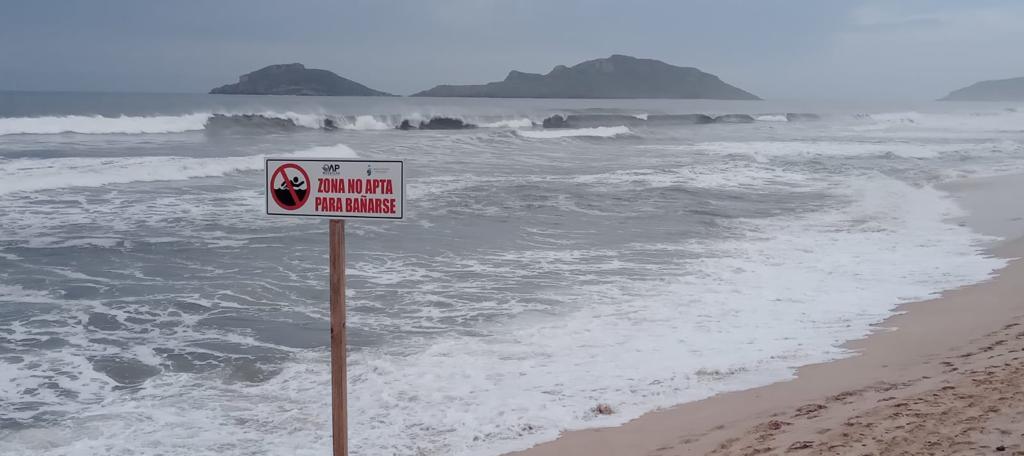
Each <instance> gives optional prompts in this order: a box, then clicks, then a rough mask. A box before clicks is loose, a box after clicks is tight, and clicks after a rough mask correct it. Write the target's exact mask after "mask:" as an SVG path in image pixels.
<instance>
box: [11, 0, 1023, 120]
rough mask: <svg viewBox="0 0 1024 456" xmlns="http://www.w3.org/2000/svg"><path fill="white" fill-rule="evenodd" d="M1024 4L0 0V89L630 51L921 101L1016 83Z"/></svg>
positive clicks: (446, 74) (808, 95)
mask: <svg viewBox="0 0 1024 456" xmlns="http://www.w3.org/2000/svg"><path fill="white" fill-rule="evenodd" d="M1022 24H1024V2H1021V1H1019V0H1001V1H997V0H980V1H979V0H972V1H951V0H945V1H914V0H910V1H900V2H894V1H822V0H807V1H802V0H761V1H754V0H750V1H739V0H724V1H723V0H706V1H679V0H663V1H653V0H652V1H644V0H635V1H621V0H615V1H612V0H609V1H604V0H590V1H583V0H564V1H558V0H500V1H498V0H426V1H423V0H419V1H411V0H403V1H399V0H353V1H340V0H335V1H328V0H289V1H284V0H211V1H200V0H194V1H192V0H177V1H157V0H152V1H148V0H61V1H55V0H31V1H29V0H24V1H19V0H0V90H2V89H7V90H89V91H133V92H135V91H149V92H205V91H207V90H209V89H210V88H212V87H214V86H217V85H220V84H225V83H229V82H234V81H236V80H237V77H238V75H239V74H242V73H246V72H249V71H251V70H254V69H256V68H259V67H262V66H265V65H268V64H272V63H289V62H301V63H304V64H306V66H308V67H313V68H324V69H328V70H332V71H334V72H336V73H338V74H340V75H342V76H345V77H348V78H350V79H354V80H356V81H358V82H361V83H363V84H366V85H368V86H370V87H373V88H375V89H379V90H384V91H388V92H393V93H397V94H408V93H411V92H415V91H419V90H423V89H426V88H429V87H431V86H434V85H436V84H440V83H481V82H487V81H494V80H500V79H503V78H504V77H505V75H506V74H507V73H508V71H509V70H511V69H518V70H522V71H529V72H541V73H546V72H548V71H550V69H551V68H552V67H553V66H555V65H558V64H568V65H572V64H575V63H578V62H580V61H583V60H588V59H592V58H598V57H606V56H608V55H611V54H616V53H618V54H628V55H633V56H637V57H648V58H655V59H659V60H664V61H666V62H668V63H671V64H675V65H680V66H695V67H698V68H700V69H702V70H704V71H707V72H710V73H714V74H716V75H718V76H720V77H721V78H722V79H723V80H725V81H726V82H729V83H731V84H733V85H736V86H738V87H740V88H743V89H746V90H749V91H751V92H753V93H755V94H757V95H759V96H761V97H764V98H775V99H840V100H842V99H865V98H867V99H899V100H923V99H934V98H937V97H940V96H942V95H945V94H946V93H947V92H949V91H950V90H952V89H956V88H959V87H961V86H964V85H967V84H970V83H972V82H975V81H978V80H983V79H999V78H1007V77H1015V76H1024V58H1021V46H1022V44H1024V25H1022Z"/></svg>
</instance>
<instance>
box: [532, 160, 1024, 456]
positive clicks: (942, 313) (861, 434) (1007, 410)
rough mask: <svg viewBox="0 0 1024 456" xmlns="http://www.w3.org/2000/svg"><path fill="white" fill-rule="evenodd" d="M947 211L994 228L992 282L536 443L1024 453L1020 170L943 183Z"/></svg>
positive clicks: (541, 455)
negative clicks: (628, 415)
mask: <svg viewBox="0 0 1024 456" xmlns="http://www.w3.org/2000/svg"><path fill="white" fill-rule="evenodd" d="M943 189H944V190H947V191H950V192H952V194H953V197H954V198H955V199H956V200H957V201H958V202H959V203H960V204H961V205H962V206H964V207H965V208H966V209H967V210H968V211H969V213H970V215H968V216H967V217H964V218H963V219H961V220H954V221H953V222H954V223H961V224H967V225H968V226H971V227H972V228H973V229H975V230H978V231H980V232H983V233H985V234H989V235H992V236H998V237H1001V238H1003V239H1004V240H1003V241H999V242H996V243H994V244H993V245H992V246H991V253H992V254H993V255H997V256H1002V257H1005V258H1009V259H1012V260H1011V261H1010V263H1009V264H1008V265H1007V266H1006V267H1005V268H1004V269H1002V270H1001V271H999V273H998V275H997V276H996V277H994V278H992V279H991V280H989V281H986V282H983V283H979V284H976V285H971V286H967V287H963V288H960V289H957V290H952V291H949V292H946V293H944V294H943V295H942V296H941V297H939V298H937V299H932V300H928V301H921V302H914V303H910V304H906V305H903V306H901V308H900V309H899V311H900V312H899V313H898V314H897V315H895V316H893V317H891V318H889V319H887V320H886V321H885V322H884V323H882V324H880V325H879V326H878V328H877V330H876V331H875V332H874V333H873V334H872V335H871V336H870V337H868V338H866V339H862V340H857V341H853V342H850V343H849V344H848V345H847V347H848V348H850V349H851V350H853V351H854V352H855V353H857V354H856V355H854V356H851V357H848V358H844V359H841V360H837V361H834V362H829V363H822V364H815V365H809V366H804V367H801V368H800V369H799V370H798V373H797V377H796V378H795V379H793V380H791V381H786V382H781V383H775V384H772V385H768V386H765V387H760V388H755V389H750V390H746V391H739V392H732V393H727V394H721V395H717V396H714V397H711V398H709V399H705V400H702V401H698V402H693V403H688V404H684V405H680V406H677V407H673V408H669V409H664V410H660V411H656V412H652V413H649V414H647V415H644V416H642V417H640V418H638V419H636V420H633V421H631V422H629V423H627V424H625V425H623V426H619V427H614V428H603V429H590V430H580V431H572V432H567V433H564V434H563V435H562V436H561V437H560V438H559V439H558V440H556V441H553V442H549V443H545V444H542V445H539V446H536V447H534V448H532V449H530V450H527V451H524V452H521V453H516V454H517V455H522V456H547V455H616V456H629V455H658V456H668V455H690V454H722V455H733V454H735V455H754V454H809V455H810V454H814V455H822V454H830V455H831V454H836V455H846V454H857V455H892V454H935V455H946V454H987V453H999V454H1024V262H1022V261H1021V260H1019V259H1016V258H1020V257H1021V256H1024V237H1022V235H1024V223H1022V220H1024V206H1022V205H1021V204H1019V202H1018V200H1017V198H1019V195H1021V194H1022V192H1021V190H1022V189H1024V177H1022V176H1006V177H999V178H985V179H970V180H964V181H960V182H956V183H953V184H950V185H946V186H944V187H943Z"/></svg>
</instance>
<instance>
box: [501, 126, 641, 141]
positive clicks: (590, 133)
mask: <svg viewBox="0 0 1024 456" xmlns="http://www.w3.org/2000/svg"><path fill="white" fill-rule="evenodd" d="M516 134H517V135H519V136H523V137H526V138H533V139H552V138H570V137H577V136H584V137H593V138H611V137H615V136H619V135H630V134H633V131H632V130H630V129H629V128H628V127H626V126H623V125H620V126H617V127H594V128H576V129H569V130H516Z"/></svg>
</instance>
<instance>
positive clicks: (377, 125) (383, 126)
mask: <svg viewBox="0 0 1024 456" xmlns="http://www.w3.org/2000/svg"><path fill="white" fill-rule="evenodd" d="M341 128H344V129H346V130H390V129H392V128H395V126H394V125H391V124H390V123H388V122H386V121H383V120H380V119H378V118H376V117H374V116H357V117H356V118H355V120H354V121H353V122H352V123H349V124H345V125H342V127H341Z"/></svg>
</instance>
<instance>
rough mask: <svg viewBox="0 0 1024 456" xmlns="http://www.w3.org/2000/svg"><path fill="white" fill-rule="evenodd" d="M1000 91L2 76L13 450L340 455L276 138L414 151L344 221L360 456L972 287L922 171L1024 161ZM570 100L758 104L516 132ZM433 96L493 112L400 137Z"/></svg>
mask: <svg viewBox="0 0 1024 456" xmlns="http://www.w3.org/2000/svg"><path fill="white" fill-rule="evenodd" d="M1007 108H1016V107H1015V106H1003V105H991V104H988V105H985V104H980V105H976V104H927V105H922V106H876V107H871V106H856V107H851V106H814V105H799V104H789V105H787V104H780V103H771V102H693V101H657V100H645V101H635V100H617V101H595V100H573V101H566V100H544V101H539V100H451V99H446V100H431V99H402V98H386V99H381V98H374V99H362V98H295V97H234V98H233V97H225V96H205V95H202V96H201V95H103V94H11V93H7V94H0V175H2V176H3V177H4V178H3V179H2V180H0V210H2V212H0V214H2V215H0V454H18V455H44V454H45V455H93V454H113V455H122V454H123V455H156V454H161V455H169V454H181V455H214V454H216V455H250V454H265V455H279V454H325V452H326V451H327V449H328V447H329V443H330V435H329V423H328V420H329V404H330V394H329V383H328V369H327V367H328V359H327V353H326V344H327V341H328V330H327V312H328V308H327V292H326V256H325V255H326V242H327V239H326V228H327V227H326V223H325V222H323V221H315V220H313V221H311V220H305V219H303V220H297V219H289V218H271V217H268V216H266V215H264V213H263V191H264V190H263V188H262V185H263V182H262V178H263V174H262V166H263V161H262V159H263V158H264V157H266V156H289V155H291V156H306V157H316V156H329V157H330V156H334V157H348V156H353V155H354V156H358V157H363V158H370V159H385V158H388V159H404V160H406V170H407V176H408V181H407V191H408V195H407V198H408V200H407V203H406V204H407V205H406V210H407V216H406V220H404V221H402V222H381V221H377V222H368V221H360V222H350V223H349V224H348V226H349V238H348V245H349V286H350V289H349V328H350V343H351V352H350V367H349V368H350V385H351V386H350V394H351V398H350V407H351V411H350V414H349V416H350V417H351V431H350V434H351V438H352V447H353V453H354V454H359V455H392V454H400V455H406V454H422V455H493V454H499V453H500V452H502V451H507V450H512V449H518V448H524V447H526V446H529V445H530V444H532V443H535V442H538V441H541V440H546V439H551V438H553V437H555V436H556V435H557V433H558V432H559V431H560V430H562V429H571V428H579V427H588V426H599V425H610V424H615V423H620V422H624V421H626V420H628V419H630V418H632V417H635V416H637V415H639V414H641V413H643V412H645V411H649V410H652V409H654V408H657V407H661V406H667V405H671V404H676V403H680V402H685V401H690V400H695V399H699V398H703V397H706V396H708V395H711V394H714V393H715V392H719V391H725V390H730V389H737V388H743V387H749V386H753V385H758V384H763V383H766V382H770V381H774V380H779V379H784V378H787V377H788V376H790V375H792V372H793V368H794V367H796V366H799V365H802V364H806V363H810V362H816V361H822V360H826V359H830V358H835V357H838V356H842V355H844V351H843V350H842V349H840V348H837V347H838V345H839V344H841V343H842V342H843V341H845V340H849V339H851V338H855V337H858V336H861V335H863V334H865V333H866V332H867V331H868V330H869V325H870V324H872V323H874V322H877V321H879V320H881V319H883V318H885V317H886V316H887V315H889V313H890V312H891V310H892V309H893V307H894V306H895V305H897V304H898V303H901V302H906V301H909V300H915V299H919V298H923V297H927V296H933V295H934V294H936V293H937V292H939V291H941V290H944V289H948V288H952V287H956V286H960V285H963V284H968V283H972V282H977V281H979V280H982V279H984V278H986V277H988V276H989V275H990V274H991V272H992V271H993V269H994V268H997V267H999V266H1000V265H1002V264H1003V261H1002V260H999V259H994V258H990V257H987V256H986V255H985V254H984V251H983V250H982V247H983V244H984V242H985V241H987V239H986V238H984V237H982V236H980V235H978V234H976V233H973V232H971V231H970V230H969V229H968V228H966V227H963V226H958V225H955V224H950V223H947V222H946V221H945V220H947V219H948V218H950V217H953V216H956V215H958V214H960V213H961V209H960V208H958V207H956V206H955V204H954V203H953V202H952V201H951V200H950V199H949V198H948V197H947V195H945V194H943V193H942V192H941V191H938V190H936V189H935V188H934V185H935V184H937V183H940V182H944V181H947V180H950V179H955V178H958V177H964V176H975V175H989V174H1003V173H1011V172H1018V171H1020V169H1021V167H1022V166H1021V165H1022V164H1024V160H1022V158H1024V114H1022V113H1019V112H1016V111H1014V110H1009V109H1007ZM580 112H585V113H602V114H610V115H616V114H626V115H633V116H638V117H640V118H642V117H644V116H645V115H647V114H659V113H660V114H686V113H706V114H724V113H749V114H754V115H757V116H758V117H757V118H758V121H757V122H754V123H750V124H709V125H680V126H671V125H669V126H664V125H662V126H645V125H642V124H641V125H603V126H594V127H588V128H577V129H568V130H565V129H562V130H552V129H549V130H544V129H541V128H539V127H534V126H531V125H532V123H533V122H540V121H541V120H542V119H544V118H545V117H547V116H549V115H551V114H556V113H580ZM786 112H813V113H818V114H820V115H821V116H822V118H821V119H820V120H817V121H801V122H785V121H784V120H785V117H784V115H783V114H785V113H786ZM218 113H220V114H229V115H230V114H246V113H251V114H261V115H264V116H266V117H270V118H280V119H288V121H289V122H290V123H291V124H292V127H289V128H283V129H280V128H269V129H260V128H252V127H251V126H244V125H242V126H239V128H228V129H217V130H212V129H207V128H205V127H204V125H205V124H206V122H207V121H208V120H209V118H210V116H211V115H213V114H218ZM436 115H447V116H452V117H458V118H461V119H464V120H467V121H471V122H473V123H475V124H478V125H481V128H476V129H471V130H459V131H398V130H395V129H393V127H394V126H395V125H396V124H397V122H398V121H400V120H401V119H406V118H413V119H428V118H430V117H431V116H436ZM324 118H333V119H336V120H338V122H339V125H340V126H341V128H340V129H338V130H336V131H323V130H320V129H318V127H322V126H323V119H324ZM598 402H606V403H609V404H611V405H612V406H613V407H614V408H615V409H616V411H617V413H616V414H614V415H611V416H597V415H595V414H593V413H592V412H591V410H590V409H591V408H592V407H593V406H594V405H595V404H597V403H598Z"/></svg>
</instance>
